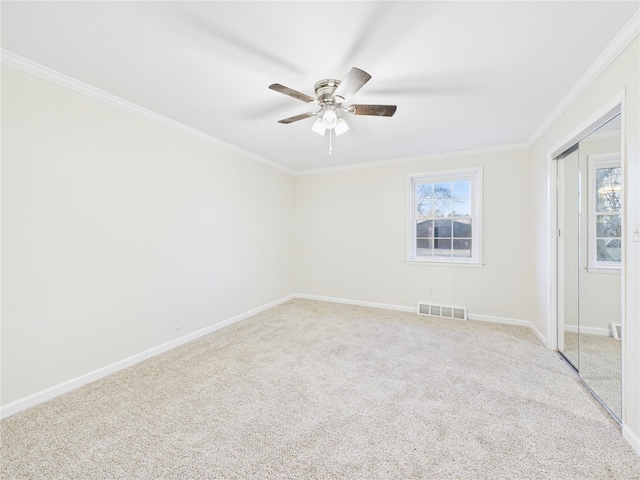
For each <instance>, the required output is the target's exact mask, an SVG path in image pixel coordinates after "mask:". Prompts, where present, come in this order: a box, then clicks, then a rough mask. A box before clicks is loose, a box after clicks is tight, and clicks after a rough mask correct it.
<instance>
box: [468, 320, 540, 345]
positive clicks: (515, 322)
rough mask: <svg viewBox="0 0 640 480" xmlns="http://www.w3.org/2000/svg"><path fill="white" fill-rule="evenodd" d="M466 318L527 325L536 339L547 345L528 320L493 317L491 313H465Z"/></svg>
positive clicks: (520, 325) (521, 325)
mask: <svg viewBox="0 0 640 480" xmlns="http://www.w3.org/2000/svg"><path fill="white" fill-rule="evenodd" d="M467 319H468V320H475V321H478V322H490V323H502V324H504V325H517V326H519V327H528V328H529V329H530V330H531V331H532V332H533V333H534V334H535V335H536V337H538V339H539V340H540V341H541V342H542V345H543V346H545V347H546V346H547V339H546V337H545V336H544V335H542V333H540V331H539V330H538V329H537V328H536V326H535V325H534V324H533V323H531V322H530V321H529V320H519V319H517V318H505V317H494V316H491V315H480V314H478V313H469V314H467Z"/></svg>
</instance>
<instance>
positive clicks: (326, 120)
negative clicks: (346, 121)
mask: <svg viewBox="0 0 640 480" xmlns="http://www.w3.org/2000/svg"><path fill="white" fill-rule="evenodd" d="M337 122H338V114H337V113H336V112H334V111H333V110H325V111H324V113H323V114H322V123H323V124H324V128H327V129H329V130H331V129H332V128H334V127H335V126H336V123H337Z"/></svg>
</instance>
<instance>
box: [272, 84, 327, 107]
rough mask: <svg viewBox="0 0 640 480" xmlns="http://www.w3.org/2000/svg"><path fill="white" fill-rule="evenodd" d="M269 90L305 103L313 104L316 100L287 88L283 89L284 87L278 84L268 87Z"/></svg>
mask: <svg viewBox="0 0 640 480" xmlns="http://www.w3.org/2000/svg"><path fill="white" fill-rule="evenodd" d="M269 88H270V89H271V90H275V91H276V92H280V93H284V94H285V95H289V96H290V97H293V98H297V99H298V100H302V101H303V102H307V103H315V101H316V99H315V98H313V97H310V96H309V95H305V94H304V93H301V92H298V91H297V90H294V89H292V88H289V87H285V86H284V85H280V84H279V83H274V84H273V85H269Z"/></svg>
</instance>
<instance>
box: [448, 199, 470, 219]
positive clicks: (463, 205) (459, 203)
mask: <svg viewBox="0 0 640 480" xmlns="http://www.w3.org/2000/svg"><path fill="white" fill-rule="evenodd" d="M469 215H471V200H469V199H467V200H457V199H454V200H453V212H451V216H452V217H466V216H469Z"/></svg>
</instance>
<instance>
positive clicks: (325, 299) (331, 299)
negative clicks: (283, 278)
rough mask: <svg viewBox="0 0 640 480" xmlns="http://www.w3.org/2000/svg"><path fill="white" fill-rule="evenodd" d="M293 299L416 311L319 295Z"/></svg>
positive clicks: (397, 306) (408, 310) (409, 308)
mask: <svg viewBox="0 0 640 480" xmlns="http://www.w3.org/2000/svg"><path fill="white" fill-rule="evenodd" d="M295 297H296V298H303V299H305V300H318V301H319V302H329V303H344V304H346V305H358V306H360V307H372V308H382V309H384V310H398V311H400V312H415V311H416V307H405V306H404V305H392V304H389V303H376V302H365V301H362V300H350V299H347V298H336V297H323V296H320V295H306V294H303V293H298V294H296V295H295Z"/></svg>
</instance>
